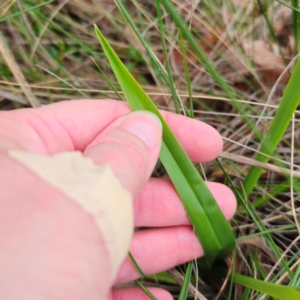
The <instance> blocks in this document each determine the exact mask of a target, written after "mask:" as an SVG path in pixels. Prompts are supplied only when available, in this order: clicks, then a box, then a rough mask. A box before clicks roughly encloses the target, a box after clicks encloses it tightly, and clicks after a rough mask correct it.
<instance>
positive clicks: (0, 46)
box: [0, 34, 40, 107]
mask: <svg viewBox="0 0 300 300" xmlns="http://www.w3.org/2000/svg"><path fill="white" fill-rule="evenodd" d="M0 52H1V53H2V55H3V57H4V59H5V61H6V63H7V65H8V66H9V68H10V69H11V71H12V73H13V74H14V77H15V79H16V80H17V82H18V83H19V85H20V86H21V88H22V90H23V92H24V94H25V95H26V97H27V99H28V101H29V103H30V104H31V106H32V107H38V106H40V103H39V101H38V100H37V98H36V97H35V95H34V94H33V93H32V91H31V89H30V86H29V85H28V82H27V80H26V78H25V76H24V75H23V73H22V71H21V69H20V67H19V65H18V64H17V62H16V61H15V59H14V57H13V55H12V54H11V53H10V51H9V49H8V47H7V45H6V43H5V39H4V37H3V35H2V34H0Z"/></svg>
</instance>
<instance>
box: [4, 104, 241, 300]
mask: <svg viewBox="0 0 300 300" xmlns="http://www.w3.org/2000/svg"><path fill="white" fill-rule="evenodd" d="M162 115H163V116H164V118H165V119H166V121H167V122H168V124H169V125H170V127H171V128H172V130H173V132H174V133H175V135H176V136H177V138H178V139H179V141H180V143H181V144H182V146H183V147H184V149H185V151H186V152H187V153H188V155H189V156H190V158H191V159H192V161H194V162H207V161H210V160H212V159H214V158H216V157H217V156H218V154H219V153H220V151H221V150H222V139H221V136H220V135H219V134H218V132H217V131H216V130H215V129H213V128H212V127H210V126H209V125H207V124H205V123H202V122H200V121H196V120H192V119H188V118H186V117H183V116H178V115H175V114H172V113H167V112H162ZM160 146H161V127H160V124H159V123H158V122H157V121H155V119H153V117H151V116H149V115H147V114H146V113H143V112H141V113H138V114H136V113H135V114H130V109H129V107H128V106H127V104H125V103H124V102H117V101H113V100H99V101H97V100H93V101H92V100H74V101H67V102H61V103H57V104H52V105H48V106H44V107H41V108H37V109H22V110H16V111H12V112H0V189H1V193H0V237H1V238H0V269H1V272H0V299H11V300H14V299H25V300H26V299H73V300H74V299H75V300H76V299H91V300H93V299H95V300H96V299H97V300H99V299H114V300H116V299H122V300H127V299H128V300H129V299H131V300H132V299H139V300H143V299H149V298H148V297H147V296H146V295H145V294H144V293H143V292H142V291H141V290H140V289H138V288H126V289H124V288H123V289H118V290H115V289H113V290H112V286H113V285H116V284H120V283H126V282H130V281H132V280H134V279H137V278H138V277H139V275H138V273H137V271H136V270H135V268H134V266H133V265H132V263H131V261H130V260H129V258H126V259H125V261H124V262H123V264H122V266H121V268H120V270H119V273H118V275H117V278H116V279H115V280H114V282H110V281H109V276H108V274H110V264H109V259H108V257H107V256H108V253H107V251H106V248H105V245H103V239H102V237H101V232H100V230H99V228H97V226H96V225H95V223H94V221H93V218H92V217H91V216H90V215H88V214H87V213H86V212H85V211H83V209H82V208H81V207H79V206H78V205H76V203H74V201H73V200H71V199H69V198H68V197H67V196H65V195H64V194H63V193H62V192H60V191H59V190H56V189H55V188H53V187H52V186H50V185H49V184H47V183H46V182H45V181H43V180H41V178H39V177H38V176H37V175H35V174H33V173H32V172H31V171H30V170H29V169H27V168H26V167H24V166H23V165H22V164H20V163H19V162H17V161H15V160H13V159H12V158H10V157H9V156H8V154H7V153H8V151H10V150H22V151H30V152H38V153H43V154H46V155H52V154H54V153H58V152H62V151H74V150H79V151H82V152H83V154H84V155H85V156H88V157H90V158H92V159H93V160H94V162H95V163H96V164H104V163H108V164H110V166H111V167H112V169H113V171H114V173H115V175H116V176H117V177H118V179H119V180H120V182H121V184H122V186H123V187H124V188H125V189H127V190H128V191H129V192H130V193H131V194H132V195H133V199H134V216H135V221H134V223H135V226H136V227H148V228H149V229H147V230H143V231H137V232H135V234H134V237H133V239H132V241H131V247H130V251H131V252H132V254H133V256H134V257H135V259H136V260H137V262H138V264H139V265H140V267H141V268H142V270H143V271H144V272H145V273H146V274H155V273H157V272H160V271H163V270H167V269H169V268H171V267H173V266H176V265H179V264H182V263H184V262H187V261H189V260H192V259H194V258H196V257H200V256H201V255H203V251H202V248H201V246H200V244H199V243H198V241H197V238H196V237H195V235H194V233H193V230H192V227H191V225H190V222H189V220H188V217H187V215H186V213H185V210H184V208H183V207H182V205H181V201H180V199H179V198H178V195H177V194H176V192H175V190H174V188H173V186H172V184H171V182H170V181H169V180H168V179H154V178H150V175H151V173H152V171H153V168H154V166H155V164H156V161H157V158H158V155H159V151H160ZM207 185H208V187H209V189H210V190H211V192H212V193H213V195H214V196H215V198H216V200H217V202H218V204H219V206H220V208H221V210H222V212H223V213H224V215H225V217H226V218H227V219H230V218H231V217H232V216H233V214H234V212H235V209H236V201H235V198H234V195H233V193H232V192H231V191H230V189H229V188H227V187H226V186H224V185H222V184H219V183H213V182H207ZM121 230H122V229H120V234H122V232H121ZM150 290H151V292H152V293H153V294H154V295H155V296H156V297H157V298H158V299H163V300H168V299H172V296H171V295H170V294H169V293H168V292H167V291H165V290H163V289H159V288H151V289H150Z"/></svg>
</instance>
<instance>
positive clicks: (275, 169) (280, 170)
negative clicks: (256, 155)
mask: <svg viewBox="0 0 300 300" xmlns="http://www.w3.org/2000/svg"><path fill="white" fill-rule="evenodd" d="M219 157H221V158H224V159H228V160H231V161H235V162H237V163H242V164H246V165H248V166H252V167H257V168H261V169H264V170H268V171H272V172H275V173H278V174H282V175H285V176H289V175H290V173H291V171H290V170H289V169H286V168H281V167H278V166H275V165H272V164H269V163H263V162H261V161H258V160H256V159H253V158H249V157H246V156H242V155H238V154H234V153H229V152H224V151H223V152H221V154H220V155H219ZM293 177H295V178H300V172H298V171H293Z"/></svg>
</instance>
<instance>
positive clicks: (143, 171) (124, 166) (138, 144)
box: [84, 111, 162, 196]
mask: <svg viewBox="0 0 300 300" xmlns="http://www.w3.org/2000/svg"><path fill="white" fill-rule="evenodd" d="M161 136H162V126H161V123H160V121H159V119H158V118H157V117H156V116H155V115H154V114H152V113H149V112H145V111H136V112H132V113H130V114H128V115H126V116H125V117H121V118H119V119H118V120H116V121H115V122H113V123H112V124H111V125H110V126H108V127H107V128H106V129H105V130H104V131H103V132H101V133H100V134H99V135H98V136H97V137H96V138H95V139H94V141H93V142H92V143H91V144H90V145H89V146H88V147H87V149H86V150H85V151H84V155H85V156H88V157H90V158H92V159H93V160H94V162H95V163H96V164H99V165H104V164H109V165H110V166H111V168H112V170H113V171H114V174H115V175H116V176H117V177H118V179H119V180H120V181H121V184H122V185H123V187H125V188H126V189H127V190H128V191H130V192H131V194H132V195H133V196H136V195H137V193H138V192H139V191H140V190H141V188H142V186H143V185H144V184H145V183H146V181H147V180H148V179H149V177H150V175H151V173H152V171H153V169H154V166H155V164H156V161H157V159H158V155H159V151H160V147H161Z"/></svg>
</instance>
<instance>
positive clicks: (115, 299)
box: [109, 288, 173, 300]
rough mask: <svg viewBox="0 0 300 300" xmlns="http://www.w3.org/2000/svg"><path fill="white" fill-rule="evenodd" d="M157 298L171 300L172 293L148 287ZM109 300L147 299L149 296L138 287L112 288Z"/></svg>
mask: <svg viewBox="0 0 300 300" xmlns="http://www.w3.org/2000/svg"><path fill="white" fill-rule="evenodd" d="M148 290H149V291H150V292H151V293H152V294H153V296H155V298H156V299H158V300H173V297H172V295H171V294H170V293H169V292H167V291H166V290H163V289H160V288H148ZM109 300H149V296H147V295H146V293H145V292H144V291H142V290H141V289H139V288H126V289H116V290H113V291H112V293H111V295H110V296H109Z"/></svg>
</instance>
